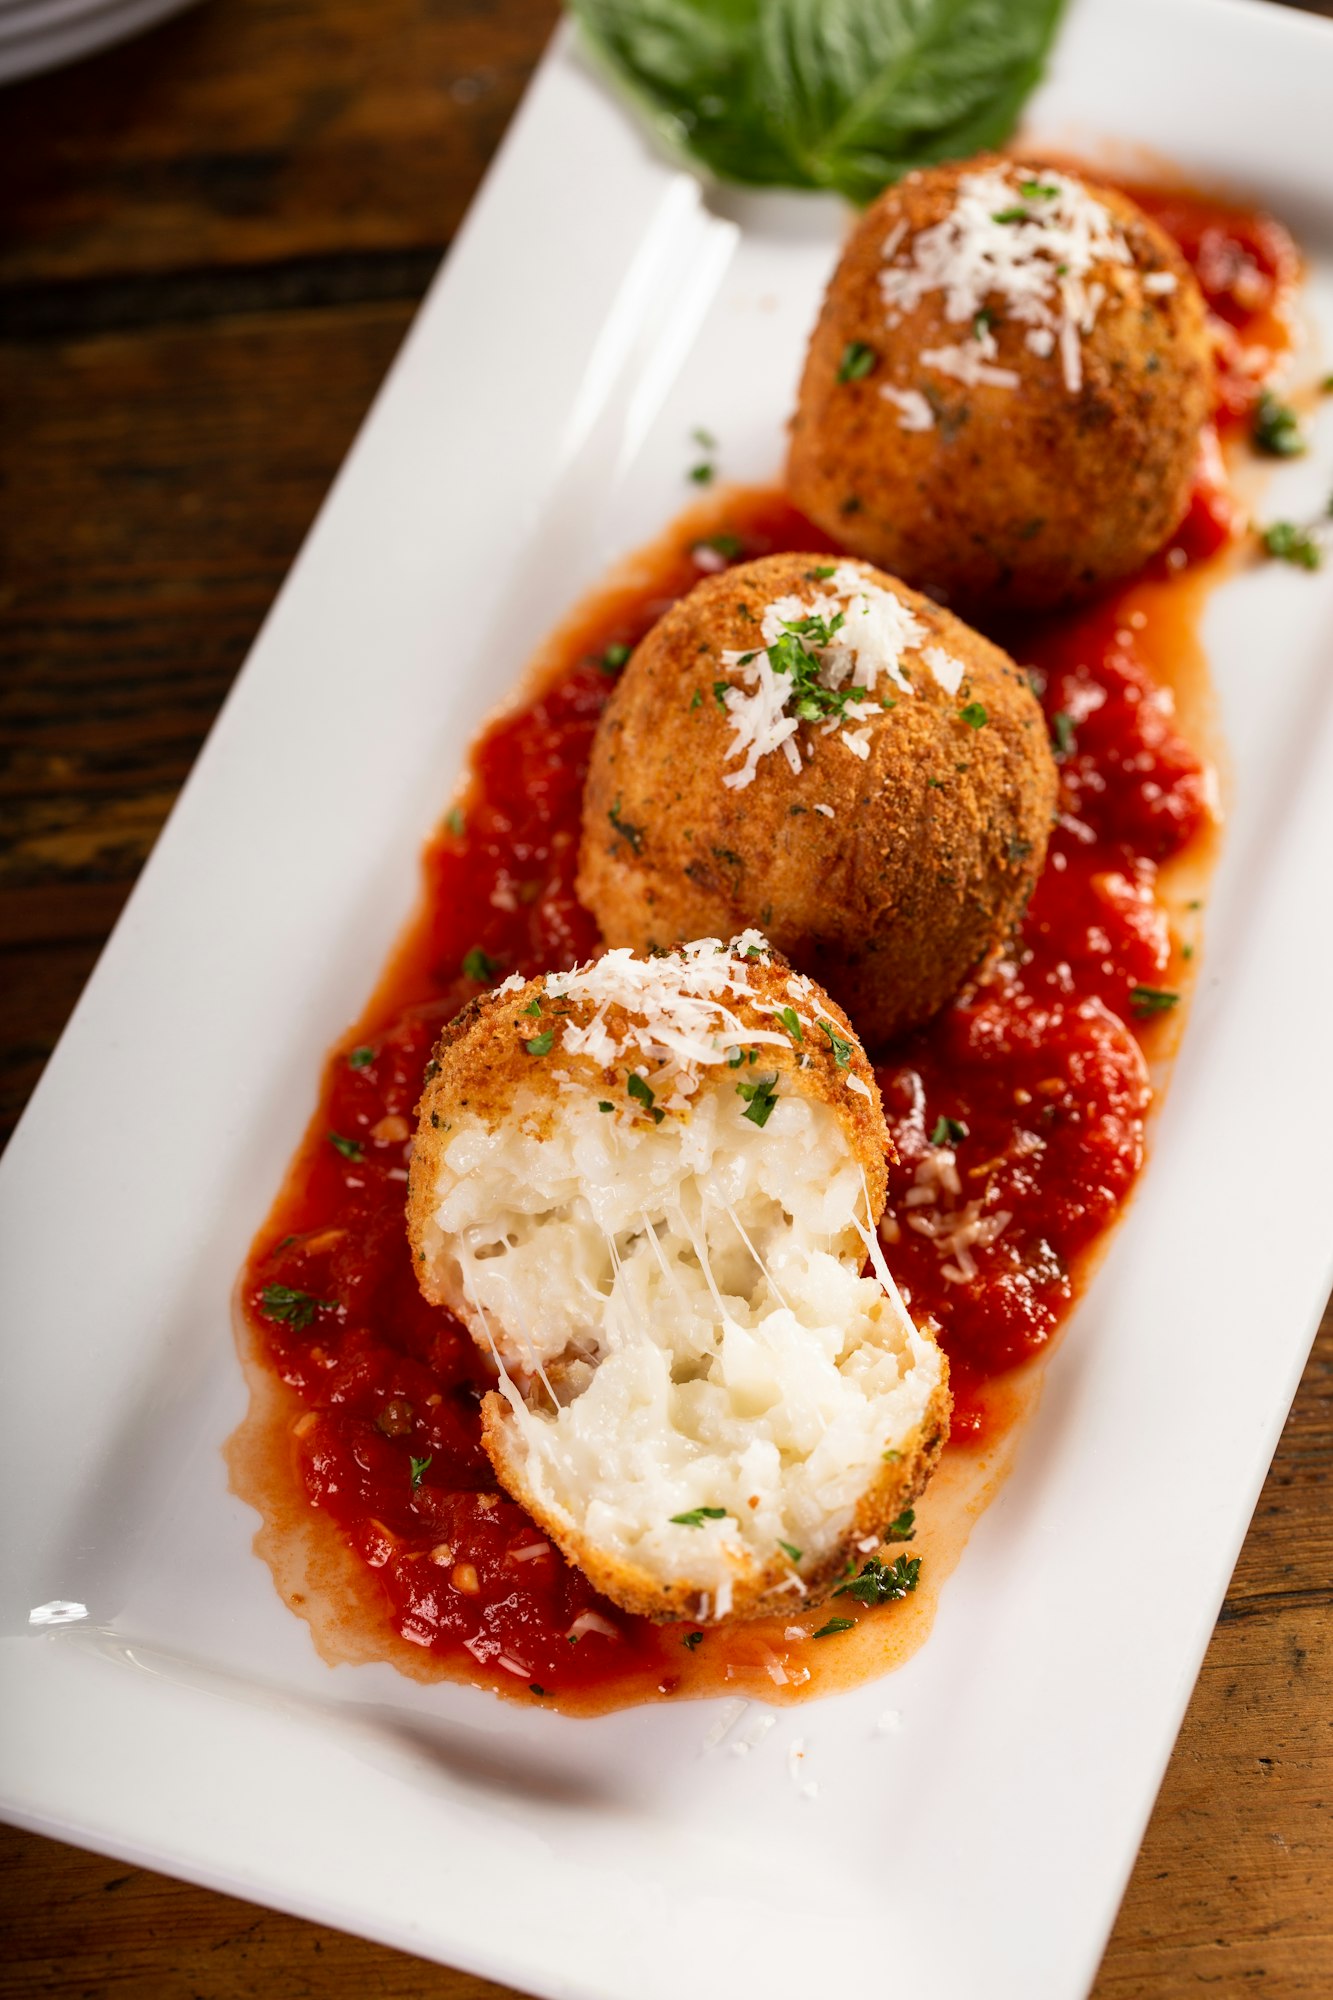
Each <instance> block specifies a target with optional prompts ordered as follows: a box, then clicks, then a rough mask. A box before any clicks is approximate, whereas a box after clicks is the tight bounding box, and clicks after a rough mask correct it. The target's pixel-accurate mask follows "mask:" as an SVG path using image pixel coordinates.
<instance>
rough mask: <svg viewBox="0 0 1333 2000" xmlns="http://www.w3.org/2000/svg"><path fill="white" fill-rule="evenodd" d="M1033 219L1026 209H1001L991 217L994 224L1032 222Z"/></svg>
mask: <svg viewBox="0 0 1333 2000" xmlns="http://www.w3.org/2000/svg"><path fill="white" fill-rule="evenodd" d="M1032 219H1033V218H1032V216H1031V215H1029V213H1028V211H1027V209H1025V208H1001V209H999V210H997V211H996V213H995V214H994V215H993V216H992V217H991V221H992V222H1031V221H1032Z"/></svg>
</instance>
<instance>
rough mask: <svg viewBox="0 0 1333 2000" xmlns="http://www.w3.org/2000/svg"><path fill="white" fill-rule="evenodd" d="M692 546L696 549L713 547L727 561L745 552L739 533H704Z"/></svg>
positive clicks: (732, 560)
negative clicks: (700, 539)
mask: <svg viewBox="0 0 1333 2000" xmlns="http://www.w3.org/2000/svg"><path fill="white" fill-rule="evenodd" d="M694 546H695V548H696V549H713V550H714V551H715V552H716V553H717V554H718V555H720V556H723V557H725V559H726V560H727V561H728V562H735V561H736V559H737V557H738V556H741V555H744V553H745V544H744V542H743V541H742V540H741V538H740V536H739V535H705V536H704V538H703V540H702V541H701V542H696V543H695V544H694Z"/></svg>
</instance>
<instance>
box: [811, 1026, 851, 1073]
mask: <svg viewBox="0 0 1333 2000" xmlns="http://www.w3.org/2000/svg"><path fill="white" fill-rule="evenodd" d="M819 1026H820V1031H821V1033H822V1034H824V1035H827V1037H828V1045H829V1047H830V1049H831V1050H832V1051H833V1065H834V1068H835V1069H846V1068H847V1067H848V1065H849V1064H850V1062H851V1060H852V1045H851V1043H850V1042H849V1041H848V1040H847V1039H846V1037H845V1036H843V1035H840V1034H839V1033H838V1032H837V1030H836V1028H832V1027H830V1026H829V1023H828V1022H827V1021H821V1022H820V1024H819Z"/></svg>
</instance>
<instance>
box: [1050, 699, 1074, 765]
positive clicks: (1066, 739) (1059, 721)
mask: <svg viewBox="0 0 1333 2000" xmlns="http://www.w3.org/2000/svg"><path fill="white" fill-rule="evenodd" d="M1051 735H1052V736H1053V737H1054V738H1055V749H1056V754H1057V756H1060V757H1067V756H1068V755H1069V753H1070V751H1071V750H1072V749H1073V747H1074V718H1073V717H1072V715H1067V714H1066V713H1065V711H1064V709H1059V710H1057V712H1056V713H1055V714H1054V715H1053V716H1052V717H1051Z"/></svg>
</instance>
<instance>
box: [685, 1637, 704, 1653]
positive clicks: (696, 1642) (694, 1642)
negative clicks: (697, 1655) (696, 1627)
mask: <svg viewBox="0 0 1333 2000" xmlns="http://www.w3.org/2000/svg"><path fill="white" fill-rule="evenodd" d="M703 1642H704V1635H703V1633H702V1632H687V1633H686V1634H685V1637H684V1638H683V1639H682V1640H681V1642H680V1643H681V1645H682V1646H683V1647H684V1648H685V1650H686V1652H687V1653H692V1652H693V1651H694V1649H695V1647H696V1646H702V1644H703Z"/></svg>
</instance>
